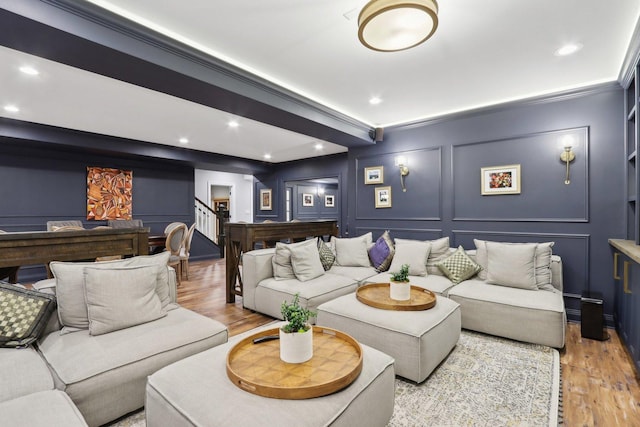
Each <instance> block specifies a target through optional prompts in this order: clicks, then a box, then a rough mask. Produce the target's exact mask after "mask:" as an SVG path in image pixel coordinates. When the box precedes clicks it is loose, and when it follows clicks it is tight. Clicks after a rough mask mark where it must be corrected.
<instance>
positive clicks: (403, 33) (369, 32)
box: [358, 0, 438, 52]
mask: <svg viewBox="0 0 640 427" xmlns="http://www.w3.org/2000/svg"><path fill="white" fill-rule="evenodd" d="M437 28H438V3H437V2H436V0H372V1H370V2H369V3H367V4H366V5H365V6H364V7H363V8H362V10H361V11H360V15H359V16H358V38H359V39H360V42H361V43H362V44H363V45H365V46H366V47H368V48H369V49H373V50H377V51H380V52H395V51H399V50H405V49H409V48H412V47H414V46H417V45H419V44H420V43H422V42H424V41H426V40H427V39H428V38H429V37H431V36H432V35H433V33H435V31H436V29H437Z"/></svg>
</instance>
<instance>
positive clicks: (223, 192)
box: [210, 185, 232, 244]
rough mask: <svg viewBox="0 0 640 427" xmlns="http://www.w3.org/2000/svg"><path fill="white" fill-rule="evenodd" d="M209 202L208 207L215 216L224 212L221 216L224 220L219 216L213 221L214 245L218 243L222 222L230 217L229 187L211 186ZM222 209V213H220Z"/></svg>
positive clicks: (230, 188)
mask: <svg viewBox="0 0 640 427" xmlns="http://www.w3.org/2000/svg"><path fill="white" fill-rule="evenodd" d="M210 190H211V200H210V206H211V208H212V209H213V211H214V212H216V214H218V213H220V212H225V211H226V213H225V214H223V216H224V219H223V218H220V216H219V215H216V216H215V219H214V220H213V224H212V225H213V233H212V235H213V239H212V240H213V241H214V242H215V243H216V244H219V243H220V233H222V232H223V227H224V221H228V220H229V218H230V217H231V190H232V187H231V186H230V185H211V189H210ZM221 209H222V211H221Z"/></svg>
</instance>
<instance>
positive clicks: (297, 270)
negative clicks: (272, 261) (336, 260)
mask: <svg viewBox="0 0 640 427" xmlns="http://www.w3.org/2000/svg"><path fill="white" fill-rule="evenodd" d="M290 250H291V265H292V266H293V272H294V274H295V275H296V278H297V279H298V280H300V281H301V282H306V281H307V280H311V279H315V278H316V277H320V276H322V275H323V274H324V268H323V267H322V263H321V262H320V254H319V253H318V247H317V246H316V245H303V246H294V247H292V248H290Z"/></svg>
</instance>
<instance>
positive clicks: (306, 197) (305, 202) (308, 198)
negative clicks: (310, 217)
mask: <svg viewBox="0 0 640 427" xmlns="http://www.w3.org/2000/svg"><path fill="white" fill-rule="evenodd" d="M302 206H313V194H311V193H303V194H302Z"/></svg>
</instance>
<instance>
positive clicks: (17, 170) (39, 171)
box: [0, 138, 211, 282]
mask: <svg viewBox="0 0 640 427" xmlns="http://www.w3.org/2000/svg"><path fill="white" fill-rule="evenodd" d="M87 166H102V167H111V168H119V169H128V170H132V171H133V217H134V218H138V219H141V220H142V221H143V222H144V225H145V226H146V227H150V228H151V234H162V233H163V232H164V228H165V227H166V225H167V224H168V223H170V222H173V221H181V222H184V223H186V224H192V223H193V221H194V209H193V203H194V202H193V200H194V171H193V168H191V167H185V166H178V165H176V164H172V163H168V162H163V161H154V160H151V159H140V160H133V159H123V158H117V157H109V156H104V155H98V154H91V153H79V152H75V151H67V150H63V149H59V148H57V149H51V148H46V147H42V146H39V145H37V144H31V143H29V142H28V141H24V140H22V141H19V142H15V141H11V140H9V139H7V138H1V139H0V200H2V208H1V209H0V229H3V230H5V231H36V230H46V222H47V221H49V220H67V219H75V220H81V221H82V222H83V223H84V225H85V227H86V228H93V227H95V226H98V225H106V222H105V221H87V220H86V203H87V202H86V200H87V199H86V197H87V194H86V193H87V190H86V178H87V171H86V168H87ZM208 251H209V256H211V249H210V248H209V249H208ZM44 277H45V272H44V268H43V267H42V266H33V267H23V268H21V269H20V272H19V277H18V278H19V280H20V281H24V282H29V281H33V280H36V279H40V278H44Z"/></svg>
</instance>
